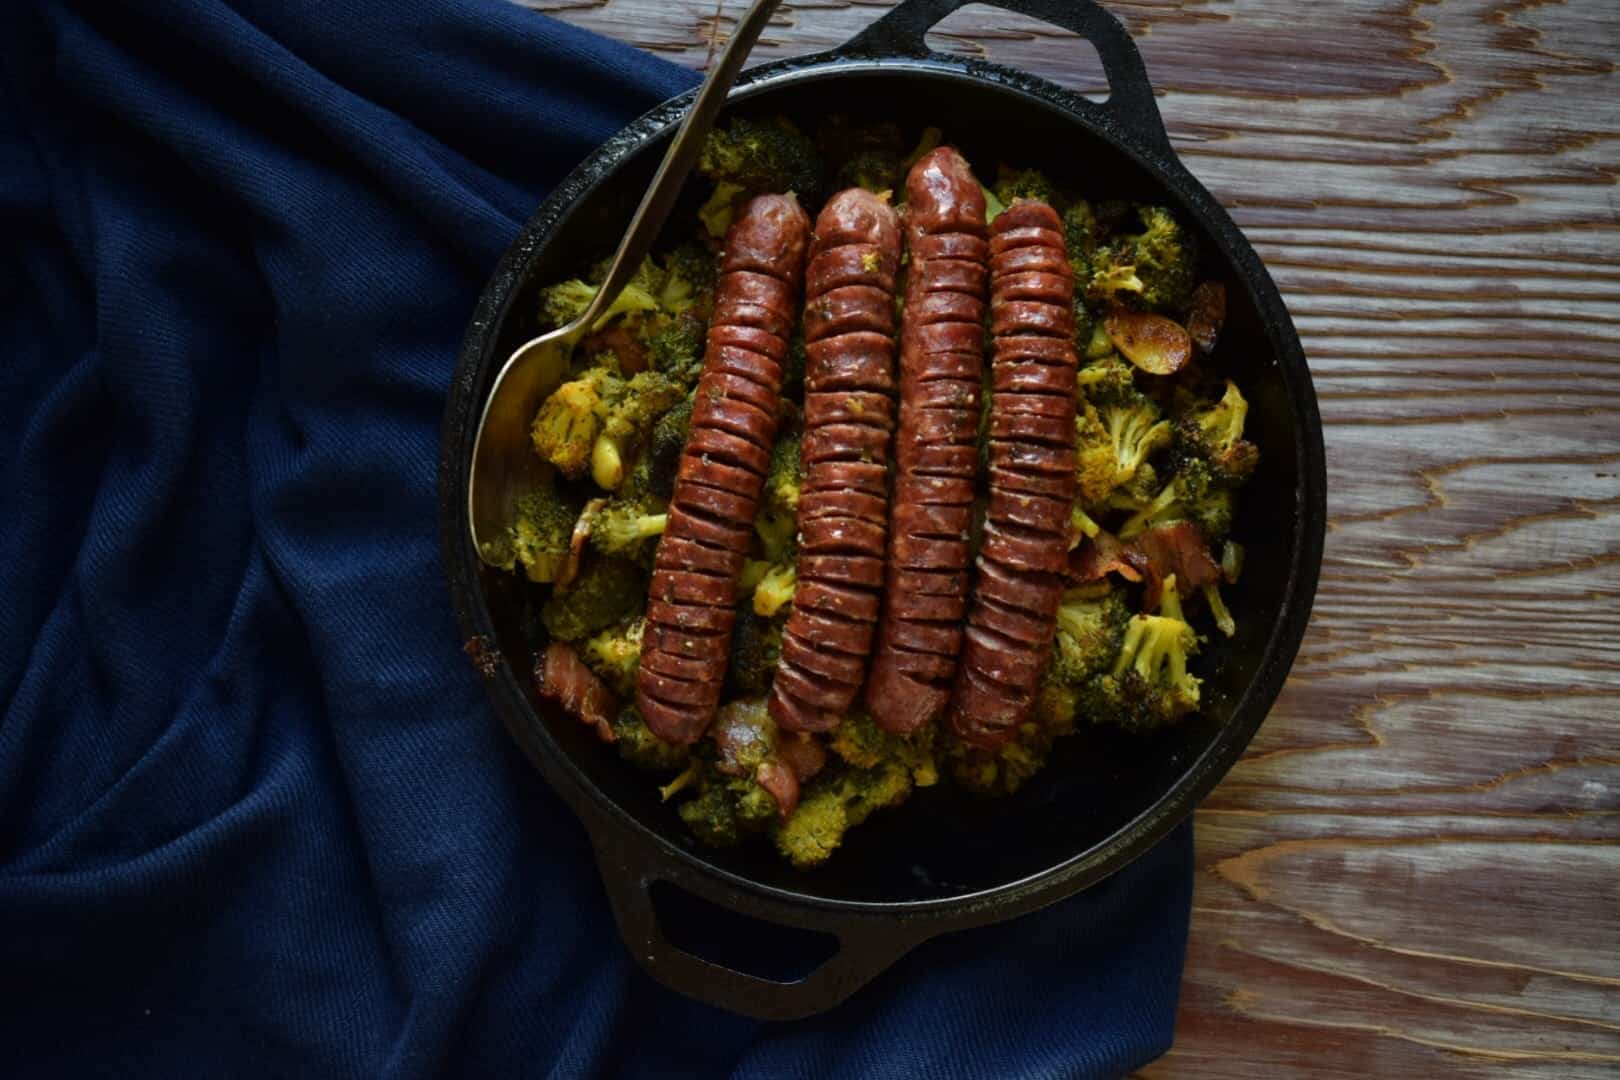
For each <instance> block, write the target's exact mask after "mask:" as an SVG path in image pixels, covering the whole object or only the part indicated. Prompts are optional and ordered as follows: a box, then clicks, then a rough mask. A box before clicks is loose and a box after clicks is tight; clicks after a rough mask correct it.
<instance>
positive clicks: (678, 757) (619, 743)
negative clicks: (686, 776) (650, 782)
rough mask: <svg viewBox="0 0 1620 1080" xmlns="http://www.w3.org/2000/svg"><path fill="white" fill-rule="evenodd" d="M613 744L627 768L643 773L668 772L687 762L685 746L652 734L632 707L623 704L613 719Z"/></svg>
mask: <svg viewBox="0 0 1620 1080" xmlns="http://www.w3.org/2000/svg"><path fill="white" fill-rule="evenodd" d="M613 745H614V746H615V747H616V748H617V749H618V751H619V757H621V758H622V759H624V761H625V762H626V763H628V764H629V765H630V767H631V768H633V769H639V770H640V771H642V772H646V773H658V774H668V773H672V772H675V771H676V770H677V769H679V768H681V767H682V766H683V765H685V764H686V763H687V762H688V761H689V760H690V759H691V753H690V751H688V750H687V748H686V747H684V746H676V745H674V744H672V743H667V742H665V741H664V740H663V739H660V738H659V737H658V736H656V735H654V734H653V733H652V731H651V730H650V729H649V728H648V727H647V722H646V721H645V720H643V719H642V718H641V713H640V712H639V711H638V710H637V709H636V707H635V706H634V705H626V706H625V707H624V708H623V709H620V710H619V715H618V716H616V717H614V719H613Z"/></svg>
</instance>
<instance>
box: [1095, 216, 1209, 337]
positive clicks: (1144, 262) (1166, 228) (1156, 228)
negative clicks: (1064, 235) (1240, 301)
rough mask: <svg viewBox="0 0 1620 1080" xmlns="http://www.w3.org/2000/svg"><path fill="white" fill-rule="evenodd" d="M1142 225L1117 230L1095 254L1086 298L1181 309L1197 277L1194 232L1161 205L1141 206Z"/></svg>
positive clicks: (1171, 310) (1164, 310)
mask: <svg viewBox="0 0 1620 1080" xmlns="http://www.w3.org/2000/svg"><path fill="white" fill-rule="evenodd" d="M1137 217H1138V220H1139V221H1140V223H1141V226H1142V228H1141V231H1140V232H1135V233H1126V234H1123V235H1119V236H1115V237H1113V238H1112V239H1110V241H1109V242H1108V243H1106V244H1103V245H1102V246H1100V247H1098V248H1097V250H1096V252H1095V254H1094V256H1093V258H1092V260H1091V277H1090V280H1089V281H1088V283H1087V286H1086V295H1087V298H1088V299H1090V300H1092V301H1094V302H1110V301H1111V302H1123V303H1128V304H1131V305H1134V306H1137V307H1141V308H1145V309H1147V310H1150V311H1158V312H1161V313H1176V314H1179V313H1180V312H1181V310H1182V309H1184V308H1185V307H1186V306H1187V302H1188V301H1189V300H1190V299H1191V297H1192V290H1193V286H1194V285H1195V284H1196V283H1197V281H1196V275H1197V268H1198V254H1197V251H1196V249H1195V247H1194V245H1193V240H1192V237H1191V236H1190V235H1189V234H1188V233H1187V232H1186V230H1184V229H1183V228H1182V227H1181V226H1180V224H1178V223H1177V221H1176V219H1175V218H1174V217H1172V216H1171V214H1170V211H1169V210H1167V209H1165V208H1164V207H1162V206H1142V207H1138V209H1137Z"/></svg>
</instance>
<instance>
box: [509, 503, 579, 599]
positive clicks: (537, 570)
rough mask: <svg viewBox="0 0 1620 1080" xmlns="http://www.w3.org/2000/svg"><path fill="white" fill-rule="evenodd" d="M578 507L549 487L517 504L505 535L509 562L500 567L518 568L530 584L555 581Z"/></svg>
mask: <svg viewBox="0 0 1620 1080" xmlns="http://www.w3.org/2000/svg"><path fill="white" fill-rule="evenodd" d="M579 512H580V503H579V501H578V500H577V499H574V498H572V497H570V496H568V495H566V494H564V493H563V492H561V491H559V490H557V489H556V488H554V487H552V486H550V485H549V484H548V485H546V486H545V487H542V488H540V489H538V490H536V491H531V492H529V493H527V494H525V495H523V496H521V497H520V498H519V499H518V500H517V519H516V520H515V521H514V522H513V523H512V527H511V529H510V530H509V531H508V533H507V544H506V550H507V551H509V552H510V556H509V558H506V559H504V560H501V562H500V565H502V566H504V567H505V568H506V569H508V570H510V569H512V568H513V567H514V566H517V565H521V566H522V567H523V572H524V574H525V575H526V576H527V577H528V579H529V580H530V581H535V582H542V583H544V582H550V581H555V580H557V575H558V573H559V572H561V570H562V568H563V564H564V563H566V562H567V561H568V546H569V543H570V542H571V541H572V539H573V535H574V522H575V521H577V520H578V519H579Z"/></svg>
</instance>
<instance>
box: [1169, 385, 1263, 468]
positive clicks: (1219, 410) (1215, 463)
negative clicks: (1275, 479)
mask: <svg viewBox="0 0 1620 1080" xmlns="http://www.w3.org/2000/svg"><path fill="white" fill-rule="evenodd" d="M1248 415H1249V403H1248V402H1247V401H1245V400H1244V399H1243V394H1242V393H1241V392H1240V391H1239V390H1238V388H1237V385H1236V384H1235V383H1233V382H1232V381H1231V380H1230V379H1228V380H1227V383H1226V392H1225V393H1224V394H1222V395H1221V400H1220V401H1218V402H1216V403H1215V404H1214V405H1212V406H1210V407H1209V408H1207V409H1199V410H1195V411H1193V412H1191V413H1189V414H1188V415H1186V416H1183V417H1182V418H1181V419H1180V420H1178V421H1177V422H1176V454H1177V456H1178V457H1181V458H1187V459H1197V460H1202V461H1204V462H1206V463H1207V464H1208V465H1209V467H1210V469H1211V470H1212V472H1213V473H1214V474H1215V476H1216V477H1217V478H1218V479H1220V480H1222V481H1225V482H1228V483H1231V482H1241V481H1243V480H1246V479H1248V477H1249V475H1250V474H1251V473H1253V472H1254V469H1255V466H1256V465H1258V464H1259V463H1260V451H1259V450H1258V449H1257V448H1256V447H1255V445H1254V444H1253V443H1251V442H1248V441H1246V440H1245V439H1244V438H1243V423H1244V420H1245V419H1246V418H1247V417H1248Z"/></svg>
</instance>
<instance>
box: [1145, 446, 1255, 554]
mask: <svg viewBox="0 0 1620 1080" xmlns="http://www.w3.org/2000/svg"><path fill="white" fill-rule="evenodd" d="M1232 511H1233V507H1232V492H1231V489H1230V488H1227V487H1225V486H1224V485H1221V484H1219V483H1216V482H1214V477H1213V476H1212V475H1211V472H1210V469H1209V467H1208V466H1207V465H1206V464H1204V463H1203V462H1201V461H1196V460H1194V461H1182V462H1178V463H1177V464H1176V472H1175V473H1174V475H1172V476H1171V478H1170V481H1169V482H1168V483H1167V484H1165V485H1164V487H1163V488H1162V489H1160V491H1159V493H1158V494H1157V495H1155V496H1153V498H1152V499H1151V500H1150V501H1149V502H1148V503H1147V504H1146V505H1145V506H1142V507H1140V508H1138V509H1136V512H1135V513H1133V514H1132V515H1131V516H1130V517H1129V518H1127V519H1126V521H1125V523H1124V524H1123V525H1121V526H1120V527H1119V537H1120V539H1121V540H1129V539H1130V538H1131V537H1133V536H1135V535H1136V534H1137V533H1140V532H1142V531H1143V530H1145V529H1151V528H1153V527H1154V526H1156V525H1167V524H1169V523H1170V522H1172V521H1191V522H1194V523H1195V524H1197V526H1198V527H1199V529H1200V530H1202V531H1203V534H1204V536H1205V538H1206V539H1208V540H1210V541H1215V540H1219V539H1221V538H1222V537H1224V536H1225V535H1226V534H1227V533H1229V532H1231V531H1232Z"/></svg>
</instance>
